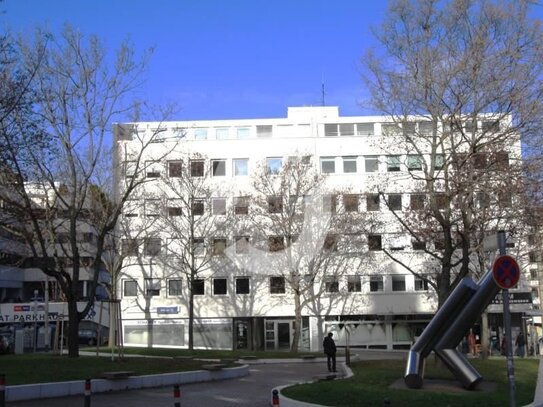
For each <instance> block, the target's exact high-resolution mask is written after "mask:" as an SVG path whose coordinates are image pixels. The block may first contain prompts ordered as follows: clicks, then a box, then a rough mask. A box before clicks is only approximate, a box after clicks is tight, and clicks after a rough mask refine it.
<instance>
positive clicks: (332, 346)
mask: <svg viewBox="0 0 543 407" xmlns="http://www.w3.org/2000/svg"><path fill="white" fill-rule="evenodd" d="M322 347H323V348H324V353H326V354H327V355H334V354H335V353H336V343H335V342H334V340H333V339H332V338H331V337H330V336H327V337H326V338H324V341H322Z"/></svg>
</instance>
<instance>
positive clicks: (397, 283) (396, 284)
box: [392, 275, 405, 291]
mask: <svg viewBox="0 0 543 407" xmlns="http://www.w3.org/2000/svg"><path fill="white" fill-rule="evenodd" d="M392 291H405V276H404V275H399V276H398V275H393V276H392Z"/></svg>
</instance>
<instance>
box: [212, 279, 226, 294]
mask: <svg viewBox="0 0 543 407" xmlns="http://www.w3.org/2000/svg"><path fill="white" fill-rule="evenodd" d="M226 287H227V280H226V278H214V279H213V295H226V292H227V288H226Z"/></svg>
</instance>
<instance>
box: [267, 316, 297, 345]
mask: <svg viewBox="0 0 543 407" xmlns="http://www.w3.org/2000/svg"><path fill="white" fill-rule="evenodd" d="M293 324H294V321H285V320H266V323H265V324H264V330H265V332H264V337H265V338H266V350H289V349H290V346H291V344H292V332H293V329H292V326H293Z"/></svg>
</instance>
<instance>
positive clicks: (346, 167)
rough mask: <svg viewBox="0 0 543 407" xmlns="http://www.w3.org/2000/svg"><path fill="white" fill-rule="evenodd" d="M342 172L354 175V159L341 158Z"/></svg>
mask: <svg viewBox="0 0 543 407" xmlns="http://www.w3.org/2000/svg"><path fill="white" fill-rule="evenodd" d="M343 172H344V173H345V174H350V173H356V157H343Z"/></svg>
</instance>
